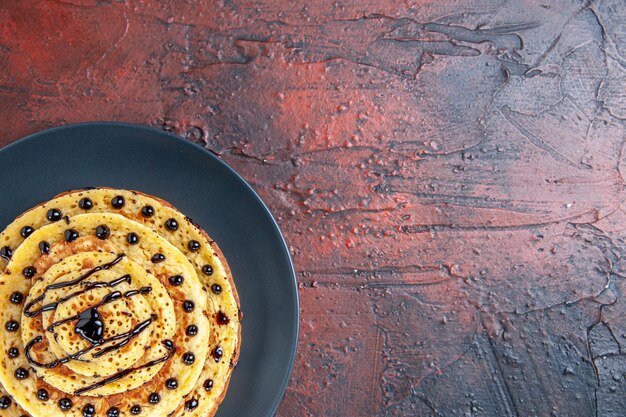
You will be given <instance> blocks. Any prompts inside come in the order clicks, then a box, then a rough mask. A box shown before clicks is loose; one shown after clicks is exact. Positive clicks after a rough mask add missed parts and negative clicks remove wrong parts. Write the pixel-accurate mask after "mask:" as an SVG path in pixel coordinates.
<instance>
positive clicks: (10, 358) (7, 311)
mask: <svg viewBox="0 0 626 417" xmlns="http://www.w3.org/2000/svg"><path fill="white" fill-rule="evenodd" d="M0 267H1V268H2V269H3V271H4V272H3V274H2V275H1V276H0V324H1V326H0V355H1V357H2V363H3V366H2V367H0V384H1V386H0V416H16V417H19V416H23V415H31V416H34V417H39V416H49V415H68V416H85V415H94V416H115V415H119V416H131V415H148V416H155V417H157V416H170V415H172V416H180V415H189V416H212V415H214V414H215V411H216V410H217V407H218V405H219V403H220V402H221V400H222V399H223V397H224V395H225V393H226V389H227V387H228V382H229V380H230V375H231V373H232V370H233V368H234V366H235V365H236V363H237V357H238V352H239V345H240V339H241V338H240V334H241V325H240V318H241V313H240V310H239V301H238V298H237V292H236V290H235V286H234V284H233V281H232V277H231V274H230V270H229V268H228V265H227V263H226V260H225V259H224V257H223V255H222V253H221V252H220V250H219V248H218V247H217V245H216V244H215V242H213V241H212V240H211V239H210V238H209V237H208V235H207V234H206V233H205V232H204V231H203V230H202V229H200V228H199V227H198V226H197V225H195V224H194V223H193V222H192V221H191V220H190V219H189V218H187V217H185V216H184V215H183V214H181V213H180V212H178V211H177V210H176V209H175V208H174V207H172V206H171V205H170V204H169V203H167V202H165V201H163V200H160V199H158V198H155V197H152V196H148V195H145V194H141V193H138V192H135V191H126V190H116V189H109V188H98V189H90V190H78V191H72V192H68V193H65V194H62V195H60V196H58V197H56V198H54V199H52V200H50V201H48V202H47V203H45V204H42V205H40V206H38V207H35V208H33V209H31V210H29V211H27V212H26V213H24V214H23V215H21V216H20V217H18V218H17V219H16V220H15V221H14V222H13V223H11V224H10V225H9V226H8V227H7V228H6V229H5V231H4V232H3V233H2V234H0Z"/></svg>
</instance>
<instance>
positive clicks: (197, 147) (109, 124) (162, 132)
mask: <svg viewBox="0 0 626 417" xmlns="http://www.w3.org/2000/svg"><path fill="white" fill-rule="evenodd" d="M98 127H118V128H124V129H135V130H143V131H147V132H150V133H153V134H159V135H164V136H166V137H169V138H170V139H172V140H175V141H177V142H178V144H180V145H181V146H186V147H188V148H189V149H190V150H193V151H196V152H197V151H200V152H201V153H202V154H204V155H205V156H207V157H209V158H210V159H212V160H213V161H214V162H217V163H218V164H219V165H221V166H222V168H225V169H226V170H227V171H228V173H229V174H231V175H233V176H234V178H235V179H236V180H237V181H238V182H239V183H240V184H241V185H242V186H243V187H244V189H246V190H247V192H248V193H250V194H251V195H252V197H253V198H254V199H255V200H256V201H257V202H258V203H259V204H260V206H261V209H262V211H263V212H264V214H265V216H266V217H267V218H268V219H269V220H270V223H271V226H272V227H273V228H274V229H275V231H276V232H277V235H278V237H279V240H280V246H281V249H282V252H283V254H284V255H285V258H286V259H287V267H288V269H289V275H290V278H291V279H290V280H289V281H290V282H291V283H292V284H293V285H292V286H291V293H292V295H293V299H294V301H295V304H294V311H293V312H292V313H293V315H294V318H295V320H294V325H293V328H292V329H291V331H292V332H293V338H292V340H291V344H292V347H291V352H290V357H289V366H288V367H287V372H286V373H285V374H284V375H283V377H282V379H283V380H282V383H281V387H280V390H278V391H277V395H276V397H275V399H274V402H273V405H272V407H271V409H270V410H269V411H270V414H269V416H273V415H275V414H276V411H277V410H278V407H279V406H280V404H281V402H282V400H283V398H284V396H285V393H286V392H287V388H288V385H289V381H290V380H291V374H292V372H293V368H294V365H295V361H296V355H297V350H298V341H299V338H300V295H299V293H298V280H297V277H296V271H295V267H294V263H293V259H292V257H291V254H290V253H289V246H288V245H287V241H286V240H285V235H284V234H283V232H282V230H281V229H280V226H279V225H278V222H277V221H276V219H275V218H274V216H273V215H272V212H271V211H270V209H269V208H268V207H267V204H265V202H264V201H263V199H262V198H261V197H260V196H259V195H258V194H257V192H256V191H255V190H254V188H252V186H251V185H250V184H248V182H247V181H246V180H245V179H244V178H243V177H242V176H241V175H240V174H239V173H238V172H237V171H235V170H234V169H233V168H232V167H231V166H230V165H228V164H227V163H226V162H224V161H223V160H222V159H221V158H219V157H218V156H217V155H216V154H214V153H213V152H211V151H210V150H208V149H207V148H205V147H203V146H201V145H199V144H197V143H195V142H192V141H190V140H187V139H185V138H183V137H182V136H179V135H177V134H175V133H173V132H169V131H166V130H162V129H158V128H156V127H152V126H148V125H142V124H135V123H127V122H117V121H90V122H81V123H68V124H64V125H60V126H54V127H51V128H48V129H44V130H40V131H37V132H35V133H31V134H29V135H27V136H24V137H21V138H19V139H17V140H14V141H12V142H10V143H8V144H6V145H4V146H2V147H0V154H2V153H6V152H10V151H11V149H12V148H14V147H17V146H19V145H22V144H24V143H26V142H30V141H33V140H36V139H38V137H39V136H43V135H45V134H50V133H58V132H62V131H65V130H72V129H81V128H98ZM18 216H19V213H18ZM244 314H245V313H244Z"/></svg>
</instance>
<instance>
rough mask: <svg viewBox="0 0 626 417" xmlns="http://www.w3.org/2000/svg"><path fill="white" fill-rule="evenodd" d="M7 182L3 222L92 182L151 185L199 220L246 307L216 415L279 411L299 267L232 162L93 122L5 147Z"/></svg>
mask: <svg viewBox="0 0 626 417" xmlns="http://www.w3.org/2000/svg"><path fill="white" fill-rule="evenodd" d="M0 184H2V189H1V194H0V229H3V228H4V227H5V226H6V225H7V224H8V223H10V222H11V221H12V220H13V219H14V218H15V217H16V216H18V215H19V214H21V213H22V212H24V211H25V210H27V209H29V208H31V207H33V206H35V205H36V204H39V203H41V202H43V201H45V200H48V199H50V198H51V197H53V196H55V195H56V194H58V193H60V192H62V191H66V190H71V189H76V188H82V187H87V186H108V187H117V188H126V189H132V190H138V191H143V192H146V193H148V194H153V195H155V196H158V197H162V198H164V199H165V200H167V201H169V202H171V203H172V204H174V206H176V207H177V208H178V209H179V210H181V211H182V212H183V213H184V214H186V215H187V216H189V217H191V218H193V219H194V220H195V221H196V222H197V223H199V224H200V226H202V227H203V228H204V229H205V230H206V231H207V232H208V233H209V235H211V237H212V238H213V239H215V241H216V242H217V243H218V244H219V246H220V248H221V249H222V251H223V252H224V255H225V256H226V258H227V260H228V263H229V265H230V267H231V269H232V273H233V277H234V279H235V283H236V285H237V290H238V291H239V296H240V297H241V308H242V310H243V313H244V320H243V330H242V336H243V344H242V349H241V358H240V361H239V365H238V366H237V369H235V372H234V373H233V377H232V380H231V383H230V387H229V389H228V393H227V395H226V398H225V400H224V402H223V403H222V405H221V406H220V408H219V411H218V413H217V416H219V417H227V416H231V417H265V416H267V417H270V416H273V415H274V412H275V411H276V408H277V407H278V404H279V402H280V400H281V399H282V396H283V394H284V392H285V388H286V386H287V382H288V379H289V373H290V372H291V368H292V365H293V361H294V358H295V353H296V344H297V339H298V327H299V306H298V292H297V286H296V281H295V273H294V270H293V265H292V263H291V258H290V257H289V252H288V250H287V247H286V245H285V241H284V239H283V237H282V235H281V233H280V230H279V229H278V226H277V225H276V222H275V221H274V219H273V218H272V215H271V214H270V213H269V211H268V209H267V207H266V206H265V205H264V204H263V202H262V201H261V199H260V198H259V196H258V195H257V194H256V193H255V192H254V191H253V190H252V188H250V186H249V185H248V184H246V182H245V181H244V180H243V179H241V177H239V175H237V174H236V173H235V172H234V171H233V170H232V169H231V168H230V167H228V166H227V165H226V164H225V163H224V162H222V161H221V160H219V159H218V158H216V157H215V156H213V155H212V154H211V153H209V152H207V151H206V150H204V149H202V148H201V147H199V146H196V145H194V144H192V143H190V142H187V141H185V140H183V139H181V138H179V137H177V136H175V135H172V134H169V133H167V132H163V131H160V130H156V129H151V128H147V127H142V126H134V125H127V124H119V123H88V124H81V125H70V126H64V127H59V128H55V129H50V130H46V131H44V132H40V133H37V134H35V135H32V136H29V137H27V138H25V139H22V140H20V141H18V142H15V143H12V144H10V145H8V146H6V147H4V148H3V149H0Z"/></svg>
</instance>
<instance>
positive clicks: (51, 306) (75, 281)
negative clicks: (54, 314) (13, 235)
mask: <svg viewBox="0 0 626 417" xmlns="http://www.w3.org/2000/svg"><path fill="white" fill-rule="evenodd" d="M125 256H126V254H124V253H122V254H121V255H118V256H117V258H115V259H114V260H113V261H111V262H109V263H106V264H102V265H99V266H96V267H95V268H92V269H90V270H89V271H87V272H85V273H84V274H83V275H81V276H79V277H78V278H76V279H73V280H71V281H64V282H55V283H54V284H50V285H48V286H47V287H46V288H45V289H44V290H43V293H42V294H41V295H40V296H39V297H37V298H35V299H33V300H32V301H31V302H29V303H28V304H26V305H25V306H24V315H25V316H26V317H35V316H37V315H38V314H39V313H41V312H42V311H52V310H56V308H57V306H58V305H59V303H58V302H57V303H50V304H46V305H44V306H42V307H41V308H39V309H36V310H34V311H31V308H33V306H34V305H35V304H37V303H39V302H41V301H43V299H44V298H45V297H46V293H47V292H48V291H50V290H58V289H60V288H67V287H71V286H73V285H76V284H79V283H81V282H82V281H84V280H86V279H87V278H89V277H90V276H92V275H93V274H95V273H96V272H98V271H102V270H103V269H111V268H112V267H113V266H115V265H117V264H118V263H119V262H120V261H121V260H122V259H124V257H125ZM121 278H124V277H121ZM121 278H120V279H121ZM126 279H128V278H124V280H126ZM112 282H115V281H112ZM122 282H123V281H122ZM98 284H101V285H100V286H108V285H106V284H109V283H98ZM117 284H119V282H118V283H117ZM117 284H115V285H117ZM86 290H87V288H85V290H83V291H82V292H85V291H86ZM82 292H81V293H80V294H82ZM76 295H79V294H78V293H74V294H72V295H70V296H68V297H70V298H71V297H72V296H76ZM61 300H63V299H61ZM61 300H59V302H62V301H61ZM63 301H67V300H63Z"/></svg>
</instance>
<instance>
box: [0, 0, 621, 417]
mask: <svg viewBox="0 0 626 417" xmlns="http://www.w3.org/2000/svg"><path fill="white" fill-rule="evenodd" d="M625 13H626V8H625V7H624V3H623V1H622V0H608V1H604V0H603V1H593V2H583V1H546V2H539V1H530V0H526V1H519V0H511V1H499V0H489V1H487V0H464V1H453V0H445V1H444V0H433V1H404V2H391V1H382V0H364V1H354V2H344V1H335V2H330V1H328V2H327V1H324V2H321V1H320V2H311V1H287V0H281V1H267V0H266V1H241V0H230V1H227V0H224V1H221V2H213V1H211V2H209V1H205V2H201V1H193V2H192V1H173V0H170V1H157V0H146V1H126V2H123V1H82V2H81V1H61V0H56V1H46V2H44V1H17V0H14V1H9V0H4V1H2V2H1V3H0V120H2V123H0V144H6V143H9V142H11V141H13V140H16V139H18V138H20V137H22V136H25V135H27V134H30V133H33V132H36V131H38V130H41V129H45V128H48V127H51V126H57V125H61V124H65V123H74V122H83V121H92V120H117V121H127V122H134V123H141V124H147V125H151V126H159V127H162V128H163V129H166V130H172V131H175V132H176V133H179V134H181V135H183V136H185V137H187V138H188V139H189V140H192V141H195V142H197V143H200V144H203V145H204V146H206V147H207V148H208V149H211V150H212V151H213V152H215V153H217V154H219V155H221V157H222V158H223V159H224V160H225V161H226V162H227V163H229V164H230V165H231V166H233V167H234V168H235V169H236V170H237V171H239V172H240V173H241V174H242V175H243V176H244V177H245V178H246V179H247V180H248V181H249V182H250V183H251V184H252V185H253V186H254V188H255V189H256V190H257V191H258V192H259V194H260V195H261V196H262V198H263V199H264V200H265V201H266V202H267V203H268V205H269V207H270V208H271V210H272V211H273V213H274V214H275V215H276V217H277V219H278V221H279V223H280V226H281V228H282V230H283V231H284V233H285V235H286V238H287V241H288V242H289V244H290V248H291V251H292V254H293V257H294V261H295V264H296V268H297V271H298V274H299V282H300V295H301V303H302V332H301V337H300V344H299V352H298V358H297V362H296V365H295V368H294V373H293V377H292V380H291V383H290V386H289V389H288V391H287V394H286V397H285V400H284V402H283V404H282V405H281V407H280V409H279V412H278V415H279V416H285V417H288V416H297V417H299V416H320V417H321V416H338V417H339V416H354V417H356V416H369V415H372V416H513V415H516V416H624V415H626V383H625V375H624V373H625V370H626V356H625V355H626V350H625V349H626V317H625V316H626V308H625V303H626V297H625V294H624V292H625V291H626V282H625V278H624V274H626V262H623V261H622V257H623V254H624V242H625V241H624V239H625V238H626V212H625V210H624V207H623V202H624V198H625V196H626V194H625V192H624V185H625V182H624V176H623V174H624V169H625V167H624V163H625V162H626V161H625V160H624V158H625V153H624V152H625V149H624V144H625V140H626V136H625V131H624V123H625V119H626V100H625V90H626V88H625V86H626V81H625V78H626V75H625V74H626V70H625V68H626V32H624V26H625V25H626V15H625ZM33 175H43V174H41V173H36V172H33ZM2 198H10V196H4V197H2ZM241 400H242V401H245V399H241Z"/></svg>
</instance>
